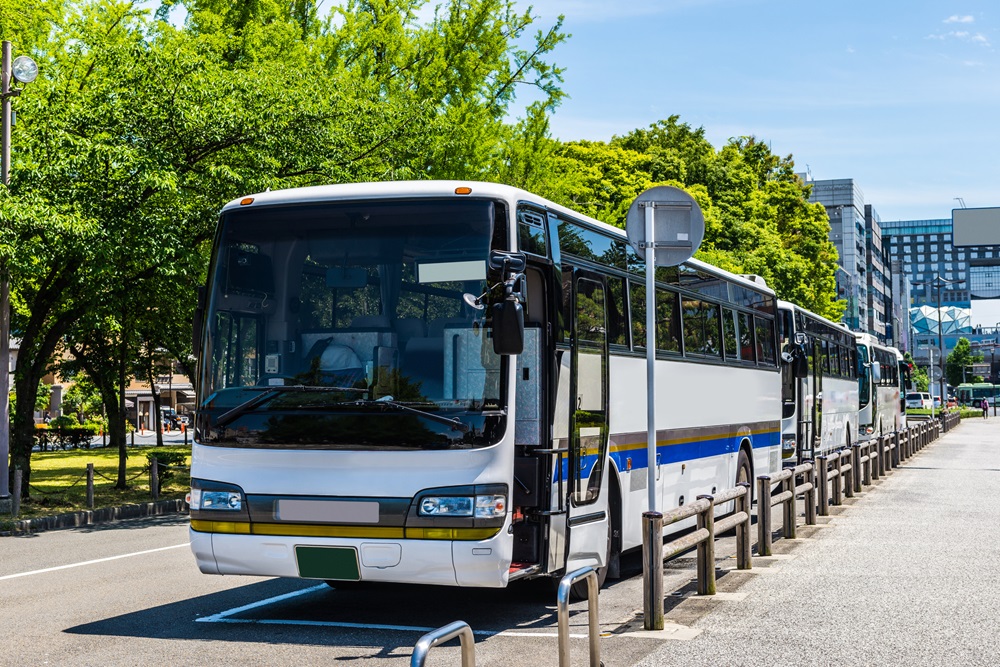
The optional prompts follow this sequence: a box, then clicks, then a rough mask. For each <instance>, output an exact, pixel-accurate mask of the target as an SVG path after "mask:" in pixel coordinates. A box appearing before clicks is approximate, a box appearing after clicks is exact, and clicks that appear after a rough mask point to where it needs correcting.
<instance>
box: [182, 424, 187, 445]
mask: <svg viewBox="0 0 1000 667" xmlns="http://www.w3.org/2000/svg"><path fill="white" fill-rule="evenodd" d="M181 433H183V434H184V446H185V447H187V444H188V430H187V428H186V427H185V426H184V425H183V424H182V425H181Z"/></svg>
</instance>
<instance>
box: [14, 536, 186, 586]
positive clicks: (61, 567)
mask: <svg viewBox="0 0 1000 667" xmlns="http://www.w3.org/2000/svg"><path fill="white" fill-rule="evenodd" d="M186 546H190V544H189V543H188V542H185V543H184V544H175V545H174V546H172V547H160V548H159V549H147V550H146V551H136V552H134V553H130V554H121V555H120V556H108V557H107V558H98V559H96V560H86V561H83V562H82V563H71V564H69V565H59V566H56V567H47V568H45V569H44V570H32V571H31V572H20V573H18V574H8V575H5V576H2V577H0V581H3V580H5V579H17V578H18V577H30V576H31V575H33V574H45V573H46V572H56V571H57V570H68V569H70V568H74V567H83V566H84V565H95V564H97V563H107V562H108V561H110V560H118V559H120V558H131V557H132V556H144V555H146V554H152V553H156V552H157V551H167V550H168V549H180V548H181V547H186Z"/></svg>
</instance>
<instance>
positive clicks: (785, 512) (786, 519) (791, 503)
mask: <svg viewBox="0 0 1000 667" xmlns="http://www.w3.org/2000/svg"><path fill="white" fill-rule="evenodd" d="M781 490H782V495H784V494H785V493H787V494H788V495H789V496H791V497H790V498H789V499H788V500H787V501H785V502H783V503H782V504H781V505H782V507H781V509H782V513H781V519H782V526H781V535H782V536H783V537H784V538H786V539H789V540H794V539H795V473H794V472H793V473H792V474H791V475H790V476H789V477H788V479H786V480H785V481H784V482H782V483H781Z"/></svg>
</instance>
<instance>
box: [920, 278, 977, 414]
mask: <svg viewBox="0 0 1000 667" xmlns="http://www.w3.org/2000/svg"><path fill="white" fill-rule="evenodd" d="M963 282H965V281H964V280H947V279H945V278H942V277H941V276H939V275H937V274H935V275H934V280H928V281H926V282H922V283H913V285H914V286H915V287H921V286H924V285H933V286H934V288H935V289H936V290H937V319H938V351H939V354H938V363H939V364H940V366H939V370H940V372H941V377H940V378H939V380H938V381H939V382H940V385H939V386H938V391H939V392H940V394H941V403H942V404H943V403H944V402H945V400H946V395H947V391H946V390H945V387H946V386H947V380H945V377H944V331H943V328H942V326H941V288H942V287H944V286H945V285H957V284H959V283H963Z"/></svg>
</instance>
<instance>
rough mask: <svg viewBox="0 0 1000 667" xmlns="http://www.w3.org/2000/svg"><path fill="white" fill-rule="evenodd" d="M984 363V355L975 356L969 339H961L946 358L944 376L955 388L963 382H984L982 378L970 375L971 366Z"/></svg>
mask: <svg viewBox="0 0 1000 667" xmlns="http://www.w3.org/2000/svg"><path fill="white" fill-rule="evenodd" d="M982 362H983V355H982V354H973V352H972V345H971V344H970V343H969V339H968V338H965V337H962V338H959V339H958V342H957V343H955V348H954V349H953V350H952V351H951V352H950V353H949V354H948V356H947V357H946V358H945V361H944V376H945V378H946V379H947V380H948V384H950V385H952V386H953V387H954V386H958V385H960V384H962V383H963V382H982V381H983V378H982V377H980V376H978V375H975V376H974V375H972V374H971V373H969V366H971V365H972V364H981V363H982Z"/></svg>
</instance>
